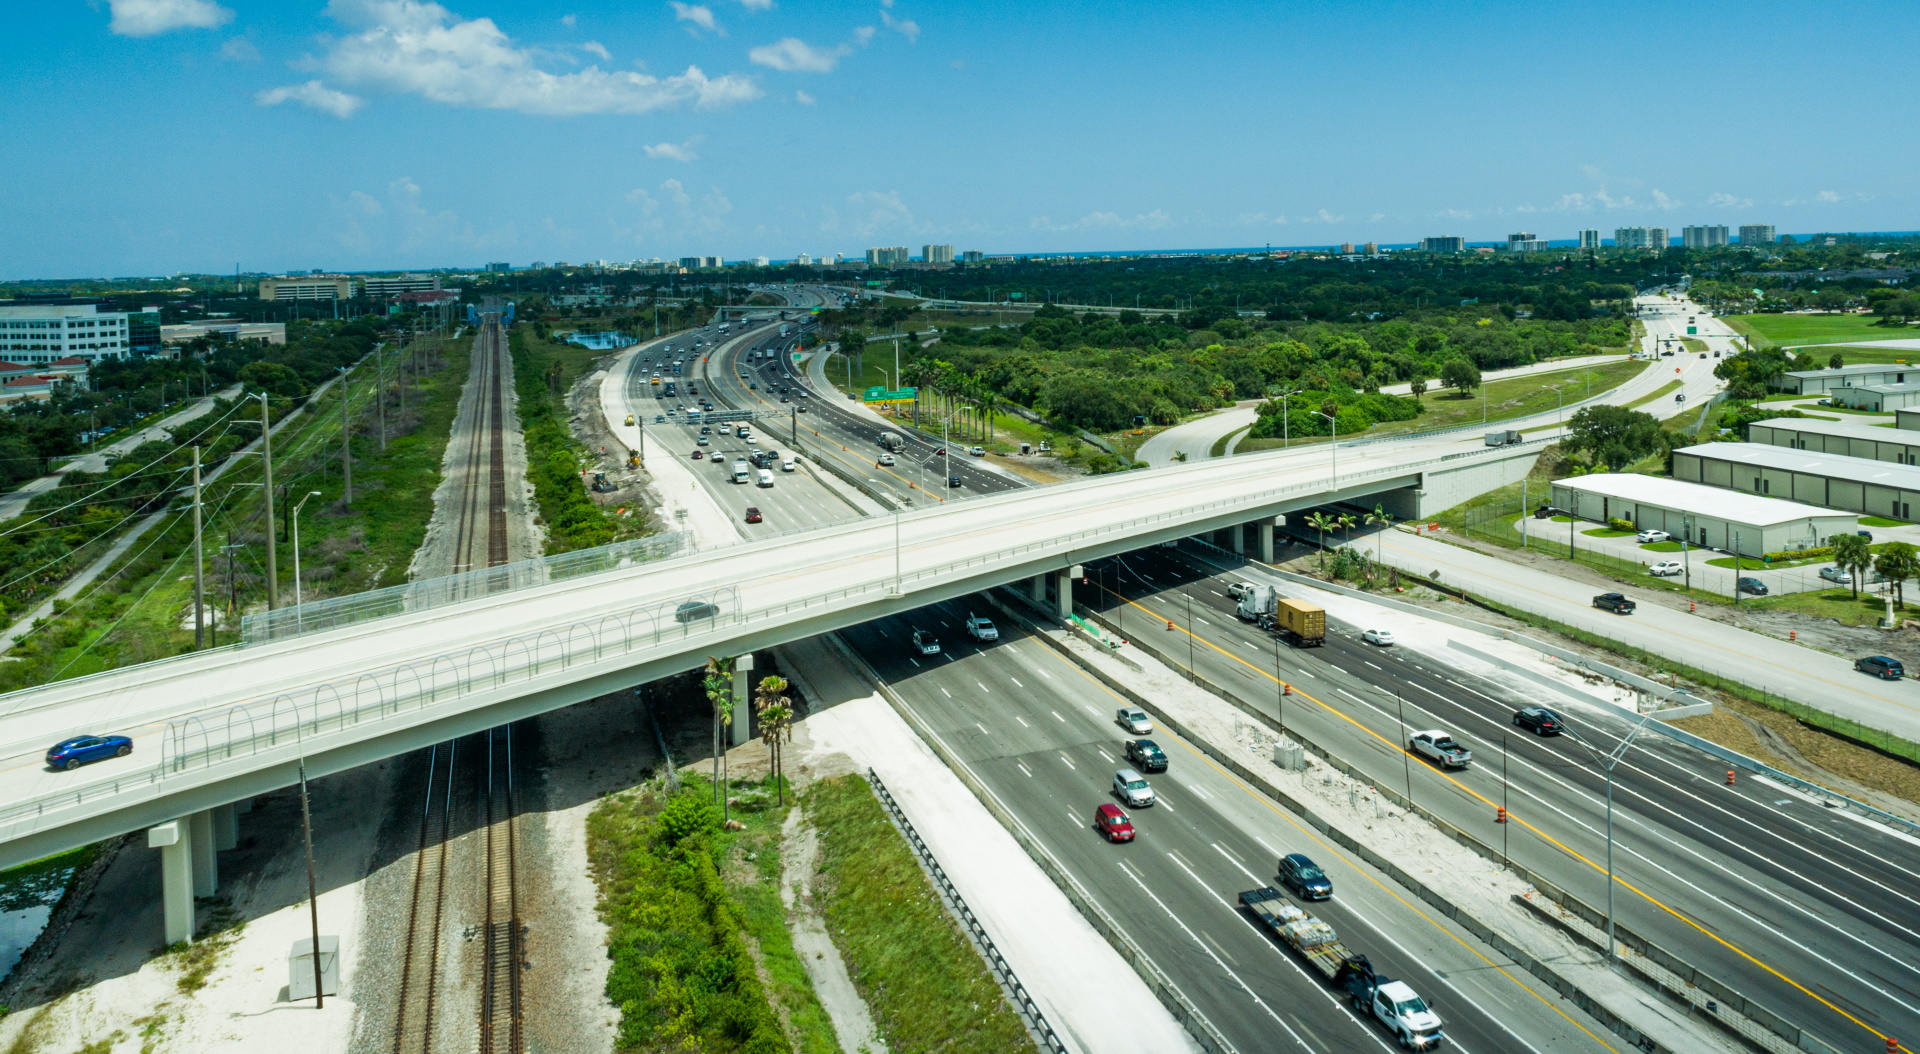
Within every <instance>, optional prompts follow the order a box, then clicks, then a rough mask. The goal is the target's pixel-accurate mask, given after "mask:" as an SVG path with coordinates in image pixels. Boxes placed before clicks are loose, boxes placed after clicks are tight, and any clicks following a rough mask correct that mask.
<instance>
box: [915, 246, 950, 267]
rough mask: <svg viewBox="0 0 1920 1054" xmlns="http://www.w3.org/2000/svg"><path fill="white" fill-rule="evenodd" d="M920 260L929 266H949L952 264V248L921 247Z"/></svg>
mask: <svg viewBox="0 0 1920 1054" xmlns="http://www.w3.org/2000/svg"><path fill="white" fill-rule="evenodd" d="M920 258H921V259H922V260H925V261H926V262H928V263H930V264H950V263H952V262H953V246H951V245H922V246H921V247H920Z"/></svg>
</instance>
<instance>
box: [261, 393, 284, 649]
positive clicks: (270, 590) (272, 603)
mask: <svg viewBox="0 0 1920 1054" xmlns="http://www.w3.org/2000/svg"><path fill="white" fill-rule="evenodd" d="M260 463H261V465H263V466H264V472H265V475H264V478H263V479H262V483H263V485H264V489H263V490H261V492H260V493H261V496H263V497H264V498H266V506H267V610H268V611H272V610H273V609H274V608H277V607H279V606H280V574H279V568H278V567H277V566H276V562H275V561H276V556H277V554H278V552H279V549H280V544H279V541H280V540H279V538H278V537H277V536H276V535H275V534H274V532H273V425H272V422H270V421H269V420H268V419H267V393H266V392H261V393H260Z"/></svg>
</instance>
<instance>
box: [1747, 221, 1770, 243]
mask: <svg viewBox="0 0 1920 1054" xmlns="http://www.w3.org/2000/svg"><path fill="white" fill-rule="evenodd" d="M1776 240H1777V239H1776V238H1775V236H1774V233H1773V224H1771V223H1743V224H1741V225H1740V244H1741V245H1772V244H1773V243H1774V241H1776Z"/></svg>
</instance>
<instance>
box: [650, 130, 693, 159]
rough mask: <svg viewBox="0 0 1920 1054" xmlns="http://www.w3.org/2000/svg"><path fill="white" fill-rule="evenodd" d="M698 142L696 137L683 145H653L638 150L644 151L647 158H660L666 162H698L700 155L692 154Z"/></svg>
mask: <svg viewBox="0 0 1920 1054" xmlns="http://www.w3.org/2000/svg"><path fill="white" fill-rule="evenodd" d="M699 141H700V136H697V135H696V136H694V137H693V138H692V139H689V140H687V141H686V142H684V143H655V144H653V145H652V146H643V147H641V148H640V149H642V150H645V151H646V152H647V156H648V157H654V158H662V159H665V160H667V161H698V160H700V155H699V154H696V153H694V152H693V147H694V144H695V143H698V142H699Z"/></svg>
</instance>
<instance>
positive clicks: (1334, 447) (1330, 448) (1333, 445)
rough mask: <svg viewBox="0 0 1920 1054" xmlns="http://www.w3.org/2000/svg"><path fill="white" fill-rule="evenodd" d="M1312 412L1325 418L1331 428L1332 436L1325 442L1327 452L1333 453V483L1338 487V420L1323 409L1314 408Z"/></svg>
mask: <svg viewBox="0 0 1920 1054" xmlns="http://www.w3.org/2000/svg"><path fill="white" fill-rule="evenodd" d="M1314 413H1316V414H1319V415H1320V416H1321V417H1324V418H1326V419H1327V424H1328V425H1329V426H1331V427H1332V428H1333V438H1332V439H1331V440H1329V441H1328V443H1327V453H1329V454H1331V455H1333V485H1334V486H1336V487H1338V486H1339V485H1340V421H1339V419H1338V418H1336V417H1334V416H1333V414H1330V413H1327V412H1326V411H1325V410H1315V411H1314Z"/></svg>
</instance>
